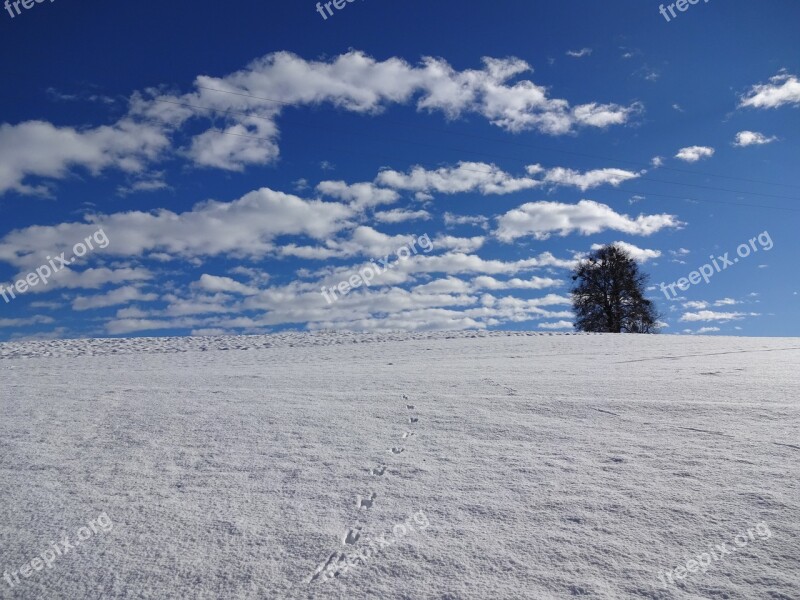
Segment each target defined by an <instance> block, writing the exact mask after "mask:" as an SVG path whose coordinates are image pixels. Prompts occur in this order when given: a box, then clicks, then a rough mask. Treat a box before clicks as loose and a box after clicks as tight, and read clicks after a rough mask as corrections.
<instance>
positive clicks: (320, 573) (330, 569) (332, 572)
mask: <svg viewBox="0 0 800 600" xmlns="http://www.w3.org/2000/svg"><path fill="white" fill-rule="evenodd" d="M343 560H344V555H342V554H340V553H339V552H334V553H333V554H331V555H330V556H329V557H328V560H326V561H325V562H324V563H322V564H321V565H319V566H318V567H317V570H316V571H314V574H313V575H312V576H311V579H310V580H309V583H314V582H315V581H316V580H317V579H319V578H320V577H326V578H327V577H336V576H337V575H339V572H340V571H339V569H338V568H337V566H335V563H340V562H342V561H343Z"/></svg>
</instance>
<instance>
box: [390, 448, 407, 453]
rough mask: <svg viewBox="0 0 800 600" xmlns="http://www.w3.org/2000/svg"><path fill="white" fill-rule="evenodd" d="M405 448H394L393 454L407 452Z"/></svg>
mask: <svg viewBox="0 0 800 600" xmlns="http://www.w3.org/2000/svg"><path fill="white" fill-rule="evenodd" d="M405 451H406V449H405V448H392V454H400V453H401V452H405Z"/></svg>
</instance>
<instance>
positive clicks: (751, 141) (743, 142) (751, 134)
mask: <svg viewBox="0 0 800 600" xmlns="http://www.w3.org/2000/svg"><path fill="white" fill-rule="evenodd" d="M777 139H778V138H777V136H774V135H773V136H771V137H767V136H766V135H764V134H763V133H759V132H757V131H740V132H739V133H737V134H736V141H735V142H734V143H733V145H734V146H736V147H738V148H744V147H746V146H763V145H764V144H770V143H772V142H774V141H775V140H777Z"/></svg>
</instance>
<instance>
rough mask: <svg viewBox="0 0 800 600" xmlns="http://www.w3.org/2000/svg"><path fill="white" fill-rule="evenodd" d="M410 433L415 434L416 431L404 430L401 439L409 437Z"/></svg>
mask: <svg viewBox="0 0 800 600" xmlns="http://www.w3.org/2000/svg"><path fill="white" fill-rule="evenodd" d="M412 435H417V434H416V433H414V432H413V431H406V432H405V433H404V434H403V439H406V438H410V437H411V436H412Z"/></svg>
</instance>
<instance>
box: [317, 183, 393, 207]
mask: <svg viewBox="0 0 800 600" xmlns="http://www.w3.org/2000/svg"><path fill="white" fill-rule="evenodd" d="M317 191H318V192H320V193H321V194H324V195H326V196H330V197H331V198H338V199H339V200H344V201H345V202H348V203H350V204H352V205H354V206H356V207H358V208H365V207H368V206H378V205H380V204H392V203H394V202H395V201H397V199H398V198H400V195H399V194H398V193H397V192H395V191H394V190H387V189H385V188H380V187H377V186H376V185H374V184H372V183H353V184H347V183H345V182H344V181H323V182H321V183H320V184H319V185H317Z"/></svg>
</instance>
